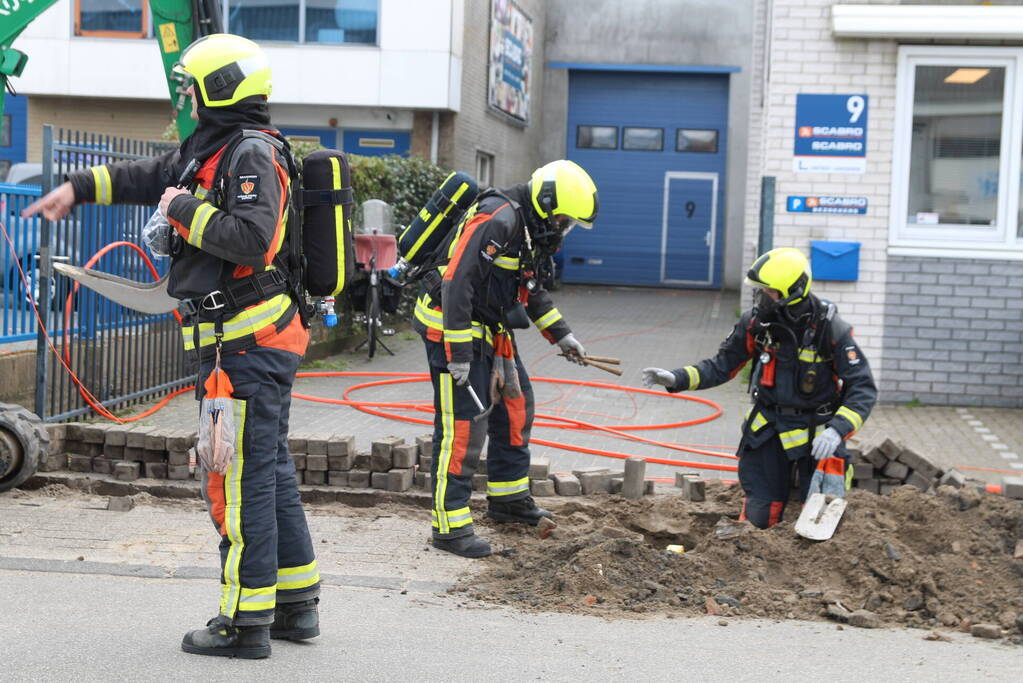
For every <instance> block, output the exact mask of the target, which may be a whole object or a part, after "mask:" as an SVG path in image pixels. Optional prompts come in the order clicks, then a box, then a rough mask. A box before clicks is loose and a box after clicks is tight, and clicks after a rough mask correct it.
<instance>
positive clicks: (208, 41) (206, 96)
mask: <svg viewBox="0 0 1023 683" xmlns="http://www.w3.org/2000/svg"><path fill="white" fill-rule="evenodd" d="M174 71H177V72H179V73H183V74H185V75H186V76H190V77H191V78H193V79H195V85H196V87H197V88H198V89H199V94H200V95H202V101H203V103H204V104H205V105H206V106H207V107H229V106H231V105H232V104H234V103H235V102H238V101H239V100H243V99H245V98H246V97H252V96H253V95H263V96H264V97H270V89H271V83H270V62H269V61H268V60H267V58H266V55H265V54H264V53H263V50H262V48H260V47H259V45H257V44H255V43H254V42H252V41H251V40H249V39H248V38H242V37H241V36H236V35H232V34H230V33H214V34H212V35H208V36H203V37H202V38H200V39H199V40H197V41H195V42H194V43H192V44H191V45H189V46H188V47H186V48H185V49H184V50H183V51H182V52H181V58H180V60H179V61H178V63H177V64H175V65H174Z"/></svg>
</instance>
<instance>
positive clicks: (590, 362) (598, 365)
mask: <svg viewBox="0 0 1023 683" xmlns="http://www.w3.org/2000/svg"><path fill="white" fill-rule="evenodd" d="M583 363H585V364H586V365H592V366H593V367H595V368H599V369H601V370H603V371H604V372H610V373H611V374H612V375H618V376H619V377H621V376H622V371H621V370H619V369H618V368H614V367H611V366H610V365H604V364H603V363H598V362H597V361H595V360H593V359H592V358H591V357H589V356H584V357H583Z"/></svg>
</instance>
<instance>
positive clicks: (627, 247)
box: [562, 71, 728, 288]
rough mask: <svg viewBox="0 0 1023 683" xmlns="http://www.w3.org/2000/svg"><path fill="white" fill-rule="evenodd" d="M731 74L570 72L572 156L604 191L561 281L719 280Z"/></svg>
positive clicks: (572, 242) (575, 235)
mask: <svg viewBox="0 0 1023 683" xmlns="http://www.w3.org/2000/svg"><path fill="white" fill-rule="evenodd" d="M727 127H728V76H727V75H725V74H677V73H639V72H611V73H609V72H594V71H571V72H570V75H569V107H568V157H569V158H570V159H572V160H573V161H575V162H576V163H578V164H579V165H580V166H582V167H583V168H585V169H586V170H587V171H588V172H589V173H590V174H591V175H592V176H593V179H594V181H595V182H596V183H597V188H598V190H599V191H600V214H599V217H598V218H597V222H596V224H595V225H594V228H593V230H575V231H573V232H572V234H571V236H570V237H569V238H568V239H567V240H566V243H565V247H564V252H565V266H564V272H563V276H562V277H563V279H564V280H565V281H566V282H594V283H605V284H629V285H657V286H674V287H706V288H716V287H719V286H720V283H721V255H722V253H723V240H724V229H723V225H724V221H723V218H724V194H725V193H724V178H725V157H726V144H727Z"/></svg>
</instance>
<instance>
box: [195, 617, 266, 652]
mask: <svg viewBox="0 0 1023 683" xmlns="http://www.w3.org/2000/svg"><path fill="white" fill-rule="evenodd" d="M181 649H182V650H184V651H185V652H189V653H191V654H193V655H211V656H214V657H240V658H241V659H264V658H266V657H269V656H270V626H269V625H267V624H263V625H262V626H232V625H231V620H230V619H228V618H227V617H225V616H224V615H218V616H216V617H214V618H212V619H210V620H209V621H208V622H207V623H206V628H202V629H199V630H198V631H189V632H188V633H186V634H185V638H184V639H183V640H182V641H181Z"/></svg>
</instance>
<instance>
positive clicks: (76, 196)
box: [25, 33, 319, 658]
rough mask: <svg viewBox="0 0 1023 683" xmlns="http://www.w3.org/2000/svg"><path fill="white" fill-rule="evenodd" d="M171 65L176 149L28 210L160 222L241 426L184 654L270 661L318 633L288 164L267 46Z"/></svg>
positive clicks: (192, 324)
mask: <svg viewBox="0 0 1023 683" xmlns="http://www.w3.org/2000/svg"><path fill="white" fill-rule="evenodd" d="M176 70H177V71H178V72H179V73H181V74H183V75H184V76H186V77H187V78H188V79H190V80H191V84H190V85H189V87H188V90H187V92H188V93H189V95H191V98H192V116H193V118H194V119H196V120H197V121H198V126H197V128H196V130H195V132H194V133H193V134H192V135H191V136H189V137H188V138H187V139H185V140H184V141H183V142H182V143H181V146H180V147H179V148H178V149H177V150H174V151H172V152H168V153H167V154H164V155H163V156H160V157H157V158H151V159H141V160H138V161H129V162H121V163H115V164H109V165H103V166H94V167H92V168H89V169H85V170H82V171H75V172H73V173H70V174H69V175H68V178H67V182H65V183H64V184H63V185H61V186H60V187H58V188H56V189H55V190H54V191H53V192H51V193H49V194H47V195H46V196H45V197H43V198H41V199H40V200H39V201H37V202H36V203H34V204H33V205H31V206H29V207H28V208H27V209H26V210H25V215H33V214H35V213H40V212H41V213H43V215H44V216H46V217H47V218H48V219H50V220H58V219H60V218H62V217H63V216H65V215H67V213H68V212H69V211H70V210H71V208H72V207H73V206H74V205H75V204H80V203H96V204H111V203H114V204H139V205H146V204H158V206H159V212H160V213H161V214H162V216H163V217H164V218H165V219H166V221H165V222H164V223H163V224H162V227H157V228H155V229H153V230H152V231H151V232H150V233H148V234H147V235H146V241H147V244H148V245H149V246H150V248H151V249H152V250H154V252H156V253H159V254H163V255H170V256H171V266H170V280H169V287H168V291H169V292H170V294H171V295H173V296H175V297H176V298H178V299H180V300H181V304H180V306H179V312H180V313H181V315H182V318H183V323H182V324H183V329H182V332H183V335H182V339H183V342H184V345H185V349H186V351H187V352H188V354H189V355H190V356H191V357H192V358H193V359H195V360H197V361H198V362H199V375H198V382H199V384H198V386H199V387H203V388H205V387H207V379H208V378H209V377H210V375H211V374H212V373H213V370H214V368H215V367H219V369H220V370H222V371H223V373H225V374H226V376H227V377H228V378H229V379H230V382H231V384H232V385H233V393H232V394H231V395H232V397H233V399H234V402H233V405H234V409H233V410H234V411H235V412H234V418H235V425H236V428H237V430H238V432H240V433H239V435H238V436H237V441H236V443H237V444H238V447H237V448H236V452H235V455H234V459H233V461H231V463H230V464H229V465H228V466H227V467H226V469H223V471H214V470H213V469H212V468H211V467H210V466H209V464H208V463H207V462H204V463H203V464H204V468H203V469H204V472H203V494H204V496H205V498H206V500H207V502H208V504H209V507H210V516H211V518H212V521H213V523H214V526H215V527H216V529H217V531H218V533H219V534H220V536H221V541H220V556H221V568H222V572H221V577H222V578H221V581H222V591H221V598H220V608H219V612H218V614H217V616H216V617H215V618H214V619H212V620H211V621H210V622H209V623H208V624H207V627H206V628H204V629H199V630H196V631H191V632H189V633H187V634H186V635H185V638H184V640H183V642H182V649H184V650H185V651H186V652H190V653H195V654H204V655H219V656H235V657H247V658H262V657H267V656H269V654H270V638H271V637H274V638H288V639H293V640H300V639H306V638H312V637H314V636H316V635H318V634H319V621H318V614H317V603H318V601H319V597H318V596H319V572H318V570H317V565H316V559H315V556H314V554H313V547H312V542H311V540H310V537H309V530H308V527H307V525H306V519H305V513H304V511H303V509H302V504H301V501H300V499H299V494H298V486H297V481H296V474H295V465H294V462H293V461H292V459H291V457H290V455H289V453H288V450H287V444H288V435H287V424H288V411H289V406H290V398H289V396H290V391H291V386H292V384H293V382H294V378H295V372H296V371H297V369H298V364H299V361H300V360H301V358H302V355H303V354H304V353H305V349H306V345H307V343H308V339H309V335H308V331H307V330H306V328H305V325H304V324H303V322H302V319H301V316H300V314H299V306H298V297H297V295H296V293H295V291H294V287H293V284H292V283H291V282H290V281H289V276H288V275H289V271H288V259H287V257H288V254H289V239H290V238H291V235H290V231H289V230H288V227H289V226H290V225H291V224H292V223H288V221H287V220H286V219H287V213H288V206H289V204H288V201H287V198H288V196H289V192H290V190H291V188H290V184H291V180H290V175H289V165H290V164H292V163H293V162H292V160H291V157H290V155H291V153H290V151H289V149H288V147H287V145H286V143H285V141H284V139H283V137H282V136H281V135H280V133H279V132H278V131H277V130H276V128H274V126H273V125H272V124H271V122H270V113H269V110H268V108H267V98H268V97H269V95H270V90H271V74H270V65H269V62H268V60H267V57H266V55H265V54H264V53H263V50H262V49H261V48H260V47H259V45H257V44H256V43H254V42H252V41H251V40H248V39H246V38H242V37H240V36H235V35H229V34H222V33H221V34H213V35H210V36H206V37H204V38H200V39H199V40H197V41H195V42H194V43H192V44H191V45H189V46H188V47H187V48H186V49H185V50H184V51H183V52H182V54H181V59H180V63H179V64H178V66H177V67H176ZM243 131H245V132H244V133H243ZM254 131H262V132H260V133H254V134H253V132H254ZM157 223H159V221H154V220H152V219H151V221H150V224H151V225H155V224H157ZM218 359H219V360H218ZM218 375H219V373H217V375H215V376H218Z"/></svg>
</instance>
